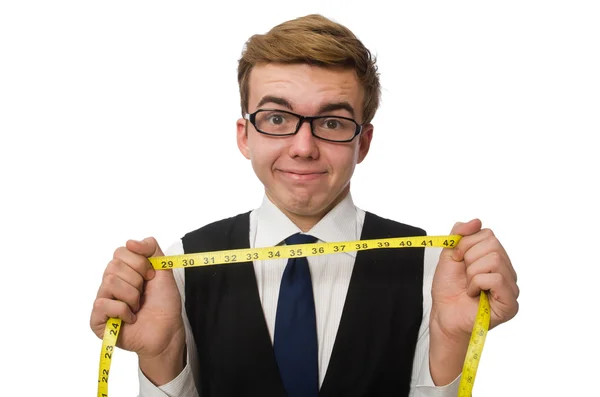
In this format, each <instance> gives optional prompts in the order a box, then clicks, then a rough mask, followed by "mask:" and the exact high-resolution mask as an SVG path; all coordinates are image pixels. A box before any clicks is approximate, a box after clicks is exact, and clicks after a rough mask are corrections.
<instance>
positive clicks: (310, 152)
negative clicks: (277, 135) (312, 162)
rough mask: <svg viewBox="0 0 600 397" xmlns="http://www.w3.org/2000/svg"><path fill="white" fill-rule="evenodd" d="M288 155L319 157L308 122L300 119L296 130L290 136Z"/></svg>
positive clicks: (315, 139) (315, 141) (315, 140)
mask: <svg viewBox="0 0 600 397" xmlns="http://www.w3.org/2000/svg"><path fill="white" fill-rule="evenodd" d="M291 138H292V139H291V144H290V157H293V158H296V157H298V158H311V159H317V158H319V148H318V146H317V139H318V138H316V137H315V136H313V134H312V132H311V130H310V122H308V121H307V120H302V125H301V126H300V129H299V130H298V132H297V133H296V134H295V135H293V136H292V137H291Z"/></svg>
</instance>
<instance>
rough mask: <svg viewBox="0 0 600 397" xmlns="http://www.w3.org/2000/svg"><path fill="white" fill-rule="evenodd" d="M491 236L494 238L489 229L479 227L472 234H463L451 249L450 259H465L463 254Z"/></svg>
mask: <svg viewBox="0 0 600 397" xmlns="http://www.w3.org/2000/svg"><path fill="white" fill-rule="evenodd" d="M492 238H495V236H494V232H492V231H491V230H490V229H481V230H479V231H477V232H476V233H474V234H471V235H468V236H464V237H463V238H461V239H460V241H459V242H458V244H457V245H456V247H454V249H453V250H452V259H454V260H455V261H459V262H460V261H463V260H465V255H466V253H467V252H468V251H469V250H470V249H471V248H473V247H474V246H475V245H476V244H479V243H481V242H482V241H484V240H486V239H492Z"/></svg>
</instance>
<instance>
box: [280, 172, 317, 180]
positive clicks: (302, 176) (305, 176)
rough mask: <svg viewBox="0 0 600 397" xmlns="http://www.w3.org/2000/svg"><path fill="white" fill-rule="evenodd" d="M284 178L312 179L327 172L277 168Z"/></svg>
mask: <svg viewBox="0 0 600 397" xmlns="http://www.w3.org/2000/svg"><path fill="white" fill-rule="evenodd" d="M278 171H279V172H280V173H281V174H282V175H283V176H284V177H285V178H289V179H292V180H294V181H312V180H315V179H319V178H320V177H322V176H324V175H326V174H327V172H326V171H305V170H278Z"/></svg>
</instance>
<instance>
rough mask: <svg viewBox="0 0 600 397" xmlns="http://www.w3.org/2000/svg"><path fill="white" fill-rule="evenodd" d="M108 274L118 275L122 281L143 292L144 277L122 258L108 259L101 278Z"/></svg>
mask: <svg viewBox="0 0 600 397" xmlns="http://www.w3.org/2000/svg"><path fill="white" fill-rule="evenodd" d="M109 274H114V275H116V276H118V277H120V278H121V279H122V280H123V281H125V282H127V283H128V284H130V285H131V286H133V287H134V288H137V289H138V290H139V291H140V292H143V288H144V278H143V277H142V275H141V274H139V273H138V272H137V271H135V270H134V269H133V268H131V267H130V266H129V265H127V263H125V262H123V261H122V260H120V259H113V260H112V261H110V262H109V263H108V266H106V270H105V271H104V275H103V278H102V279H104V277H106V276H107V275H109Z"/></svg>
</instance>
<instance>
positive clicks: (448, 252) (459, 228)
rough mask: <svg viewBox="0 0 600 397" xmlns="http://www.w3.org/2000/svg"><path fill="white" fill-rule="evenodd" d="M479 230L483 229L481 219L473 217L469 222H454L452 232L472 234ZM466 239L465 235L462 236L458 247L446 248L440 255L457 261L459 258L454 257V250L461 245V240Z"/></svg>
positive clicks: (454, 233) (460, 234) (455, 233)
mask: <svg viewBox="0 0 600 397" xmlns="http://www.w3.org/2000/svg"><path fill="white" fill-rule="evenodd" d="M479 230H481V221H480V220H479V219H477V218H476V219H471V220H470V221H469V222H467V223H463V222H456V223H455V224H454V226H453V227H452V230H451V231H450V234H453V235H459V236H470V235H472V234H473V233H477V232H478V231H479ZM464 239H465V237H462V238H461V239H460V241H459V242H458V244H457V245H456V247H454V248H444V249H443V250H442V252H441V254H440V255H441V256H446V257H448V258H451V259H452V260H455V261H456V260H457V259H454V258H453V254H454V251H455V250H456V248H457V247H459V246H460V244H461V242H462V241H463V240H464Z"/></svg>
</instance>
